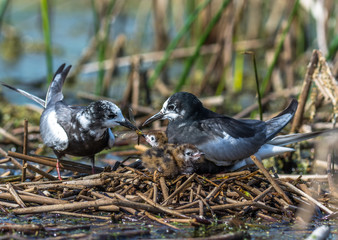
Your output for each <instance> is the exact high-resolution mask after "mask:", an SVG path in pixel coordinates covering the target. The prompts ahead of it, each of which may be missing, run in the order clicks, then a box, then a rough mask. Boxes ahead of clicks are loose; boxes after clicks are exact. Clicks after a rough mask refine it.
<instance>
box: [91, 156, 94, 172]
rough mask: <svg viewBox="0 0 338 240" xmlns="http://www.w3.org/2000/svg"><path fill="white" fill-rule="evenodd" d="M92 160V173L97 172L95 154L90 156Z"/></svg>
mask: <svg viewBox="0 0 338 240" xmlns="http://www.w3.org/2000/svg"><path fill="white" fill-rule="evenodd" d="M90 160H91V162H92V174H95V155H94V156H91V157H90Z"/></svg>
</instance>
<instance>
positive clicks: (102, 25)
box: [92, 0, 115, 95]
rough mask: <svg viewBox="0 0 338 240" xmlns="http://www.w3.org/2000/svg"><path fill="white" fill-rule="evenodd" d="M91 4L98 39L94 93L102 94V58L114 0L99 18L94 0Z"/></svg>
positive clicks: (106, 43)
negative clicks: (97, 63) (97, 67)
mask: <svg viewBox="0 0 338 240" xmlns="http://www.w3.org/2000/svg"><path fill="white" fill-rule="evenodd" d="M92 5H93V13H94V24H95V31H96V33H97V34H96V36H97V41H98V55H97V58H98V62H99V71H98V76H97V82H96V88H95V94H96V95H102V94H103V81H104V73H105V70H104V60H105V58H106V51H107V46H108V42H109V33H110V26H111V17H112V12H113V9H114V6H115V0H111V1H110V2H109V3H108V5H107V9H105V10H104V14H102V16H101V19H100V14H98V12H97V10H95V2H94V0H93V1H92Z"/></svg>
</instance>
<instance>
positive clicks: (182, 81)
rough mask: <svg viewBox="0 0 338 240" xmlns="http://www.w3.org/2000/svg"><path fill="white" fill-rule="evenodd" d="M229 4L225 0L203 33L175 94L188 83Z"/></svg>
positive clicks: (187, 63)
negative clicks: (212, 32)
mask: <svg viewBox="0 0 338 240" xmlns="http://www.w3.org/2000/svg"><path fill="white" fill-rule="evenodd" d="M229 2H230V0H224V1H223V3H222V5H221V7H220V8H219V10H218V11H217V13H216V14H215V16H214V17H213V18H212V19H211V21H210V22H209V24H208V26H207V27H206V29H205V31H204V32H203V34H202V35H201V37H200V38H199V40H198V43H197V46H196V48H195V51H194V54H193V55H192V56H191V57H190V58H189V59H188V60H187V62H186V65H185V68H184V70H183V73H182V75H181V77H180V79H179V81H178V84H177V85H176V88H175V92H178V91H180V90H181V89H182V87H183V86H184V84H185V83H186V81H187V77H188V75H189V73H190V71H191V68H192V66H193V65H194V63H195V61H196V60H197V58H198V57H199V53H200V50H201V47H202V46H203V44H204V42H205V40H207V38H208V36H209V34H210V32H211V30H212V29H213V28H214V26H215V25H216V24H217V22H218V20H219V19H220V18H221V16H222V13H223V11H224V9H225V8H226V7H227V6H228V4H229Z"/></svg>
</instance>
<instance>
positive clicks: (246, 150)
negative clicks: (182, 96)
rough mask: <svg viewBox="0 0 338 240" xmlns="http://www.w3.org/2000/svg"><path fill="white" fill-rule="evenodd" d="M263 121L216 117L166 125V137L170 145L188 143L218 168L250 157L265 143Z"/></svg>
mask: <svg viewBox="0 0 338 240" xmlns="http://www.w3.org/2000/svg"><path fill="white" fill-rule="evenodd" d="M265 132H266V125H265V122H263V121H259V120H243V121H242V120H236V119H233V118H229V117H219V118H212V119H206V120H200V121H194V122H192V123H191V124H184V123H175V124H172V123H169V126H168V130H167V134H168V138H169V142H171V143H191V144H194V145H196V146H197V147H198V148H199V149H200V150H202V151H203V152H204V153H205V157H206V158H207V159H208V160H210V161H213V162H214V163H215V164H217V165H219V166H228V165H232V164H233V162H234V161H236V160H239V159H243V158H246V157H249V156H250V155H252V154H254V153H255V152H257V151H258V149H259V148H260V147H261V146H262V145H263V144H264V143H265V141H266V133H265Z"/></svg>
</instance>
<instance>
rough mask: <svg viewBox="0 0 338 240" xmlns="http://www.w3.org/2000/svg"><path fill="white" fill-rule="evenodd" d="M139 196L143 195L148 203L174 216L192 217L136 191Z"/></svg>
mask: <svg viewBox="0 0 338 240" xmlns="http://www.w3.org/2000/svg"><path fill="white" fill-rule="evenodd" d="M136 194H137V195H138V196H139V197H141V198H142V199H143V200H144V201H146V202H147V203H149V204H150V205H152V206H154V207H155V208H158V209H159V210H160V211H162V212H164V213H168V214H171V215H173V216H177V217H181V218H186V219H189V218H190V217H188V216H186V215H184V214H182V213H180V212H178V211H175V210H170V209H169V208H166V207H163V206H161V205H160V204H158V203H154V202H153V201H152V200H151V199H149V198H147V197H146V196H145V195H144V194H142V193H140V192H137V193H136Z"/></svg>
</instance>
